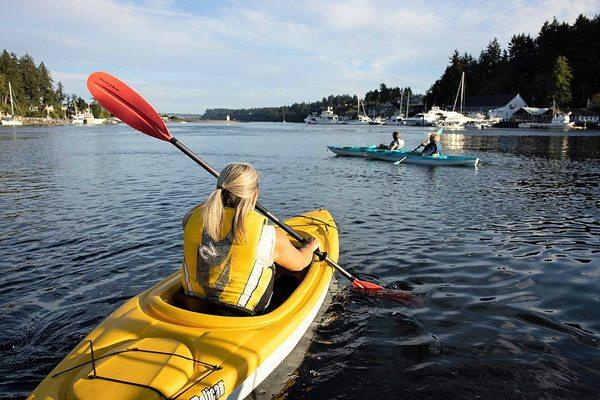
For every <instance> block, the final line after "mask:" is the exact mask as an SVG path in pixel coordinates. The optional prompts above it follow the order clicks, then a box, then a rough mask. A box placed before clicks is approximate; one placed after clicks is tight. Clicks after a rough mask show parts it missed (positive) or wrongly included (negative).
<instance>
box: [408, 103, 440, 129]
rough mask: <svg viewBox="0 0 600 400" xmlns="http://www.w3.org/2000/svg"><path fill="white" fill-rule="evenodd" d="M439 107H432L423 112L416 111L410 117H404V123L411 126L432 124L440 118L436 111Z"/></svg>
mask: <svg viewBox="0 0 600 400" xmlns="http://www.w3.org/2000/svg"><path fill="white" fill-rule="evenodd" d="M438 110H439V107H435V106H434V107H432V108H431V110H429V111H427V112H425V113H418V114H415V115H413V116H412V117H407V118H405V119H404V123H405V124H406V125H411V126H432V125H435V123H436V122H437V121H438V119H439V118H440V115H439V113H438V112H437V111H438Z"/></svg>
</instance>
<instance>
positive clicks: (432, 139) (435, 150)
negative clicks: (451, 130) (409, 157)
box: [417, 132, 441, 157]
mask: <svg viewBox="0 0 600 400" xmlns="http://www.w3.org/2000/svg"><path fill="white" fill-rule="evenodd" d="M439 143H440V135H439V134H438V133H437V132H436V133H432V134H431V135H429V140H425V141H424V142H423V143H421V144H420V145H419V147H422V146H425V147H424V148H423V151H421V154H423V155H424V156H434V157H435V156H438V155H439V154H440V153H441V145H440V144H439ZM419 147H417V149H418V148H419Z"/></svg>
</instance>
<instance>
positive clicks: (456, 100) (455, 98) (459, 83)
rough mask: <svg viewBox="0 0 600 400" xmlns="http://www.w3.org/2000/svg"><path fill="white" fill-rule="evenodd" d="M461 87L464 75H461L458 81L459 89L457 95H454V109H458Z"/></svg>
mask: <svg viewBox="0 0 600 400" xmlns="http://www.w3.org/2000/svg"><path fill="white" fill-rule="evenodd" d="M461 88H462V75H461V77H460V81H458V89H457V90H456V96H454V105H453V106H452V111H456V103H457V102H458V95H459V94H460V89H461Z"/></svg>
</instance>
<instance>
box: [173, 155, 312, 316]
mask: <svg viewBox="0 0 600 400" xmlns="http://www.w3.org/2000/svg"><path fill="white" fill-rule="evenodd" d="M258 181H259V174H258V172H257V171H256V170H255V169H254V168H253V167H252V166H251V165H249V164H243V163H233V164H229V165H228V166H227V167H225V169H223V171H222V172H221V174H220V176H219V180H218V183H217V187H216V189H215V190H214V191H213V192H212V193H211V194H210V196H209V197H208V199H207V200H206V202H205V203H203V204H200V205H199V206H197V207H196V208H194V209H193V210H192V211H190V213H188V215H186V217H185V218H184V222H183V252H184V261H183V265H182V274H181V275H182V284H183V288H184V291H185V293H186V294H187V295H190V296H196V297H199V298H202V299H206V300H208V301H209V302H212V303H216V304H219V305H221V306H223V307H225V308H227V309H234V310H237V311H239V312H240V313H243V314H250V315H254V314H260V313H262V312H263V311H264V310H265V309H266V308H267V306H268V305H269V302H270V300H271V296H272V294H273V283H274V278H275V265H274V263H277V264H278V265H280V266H281V267H283V268H285V269H287V270H289V271H301V270H302V269H304V268H305V267H307V266H308V265H310V263H311V261H312V259H313V253H314V251H315V250H317V249H318V247H319V243H318V241H317V240H316V239H314V238H313V239H312V240H310V241H309V242H307V244H306V245H305V246H304V247H302V248H300V249H296V248H295V247H294V246H293V245H292V244H291V243H290V241H289V239H288V238H287V236H286V235H285V234H284V233H282V232H281V231H280V230H276V229H275V227H274V226H271V225H268V224H267V219H266V218H265V217H264V216H263V215H261V214H259V213H258V212H256V211H255V210H254V207H255V205H256V202H257V200H258V195H259V187H258Z"/></svg>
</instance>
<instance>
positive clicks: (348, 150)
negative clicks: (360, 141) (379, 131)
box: [327, 146, 375, 157]
mask: <svg viewBox="0 0 600 400" xmlns="http://www.w3.org/2000/svg"><path fill="white" fill-rule="evenodd" d="M327 148H328V149H329V150H330V151H331V152H333V153H334V154H335V155H337V156H342V157H366V156H367V154H366V152H367V150H369V149H374V148H375V146H370V147H351V146H342V147H338V146H327Z"/></svg>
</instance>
